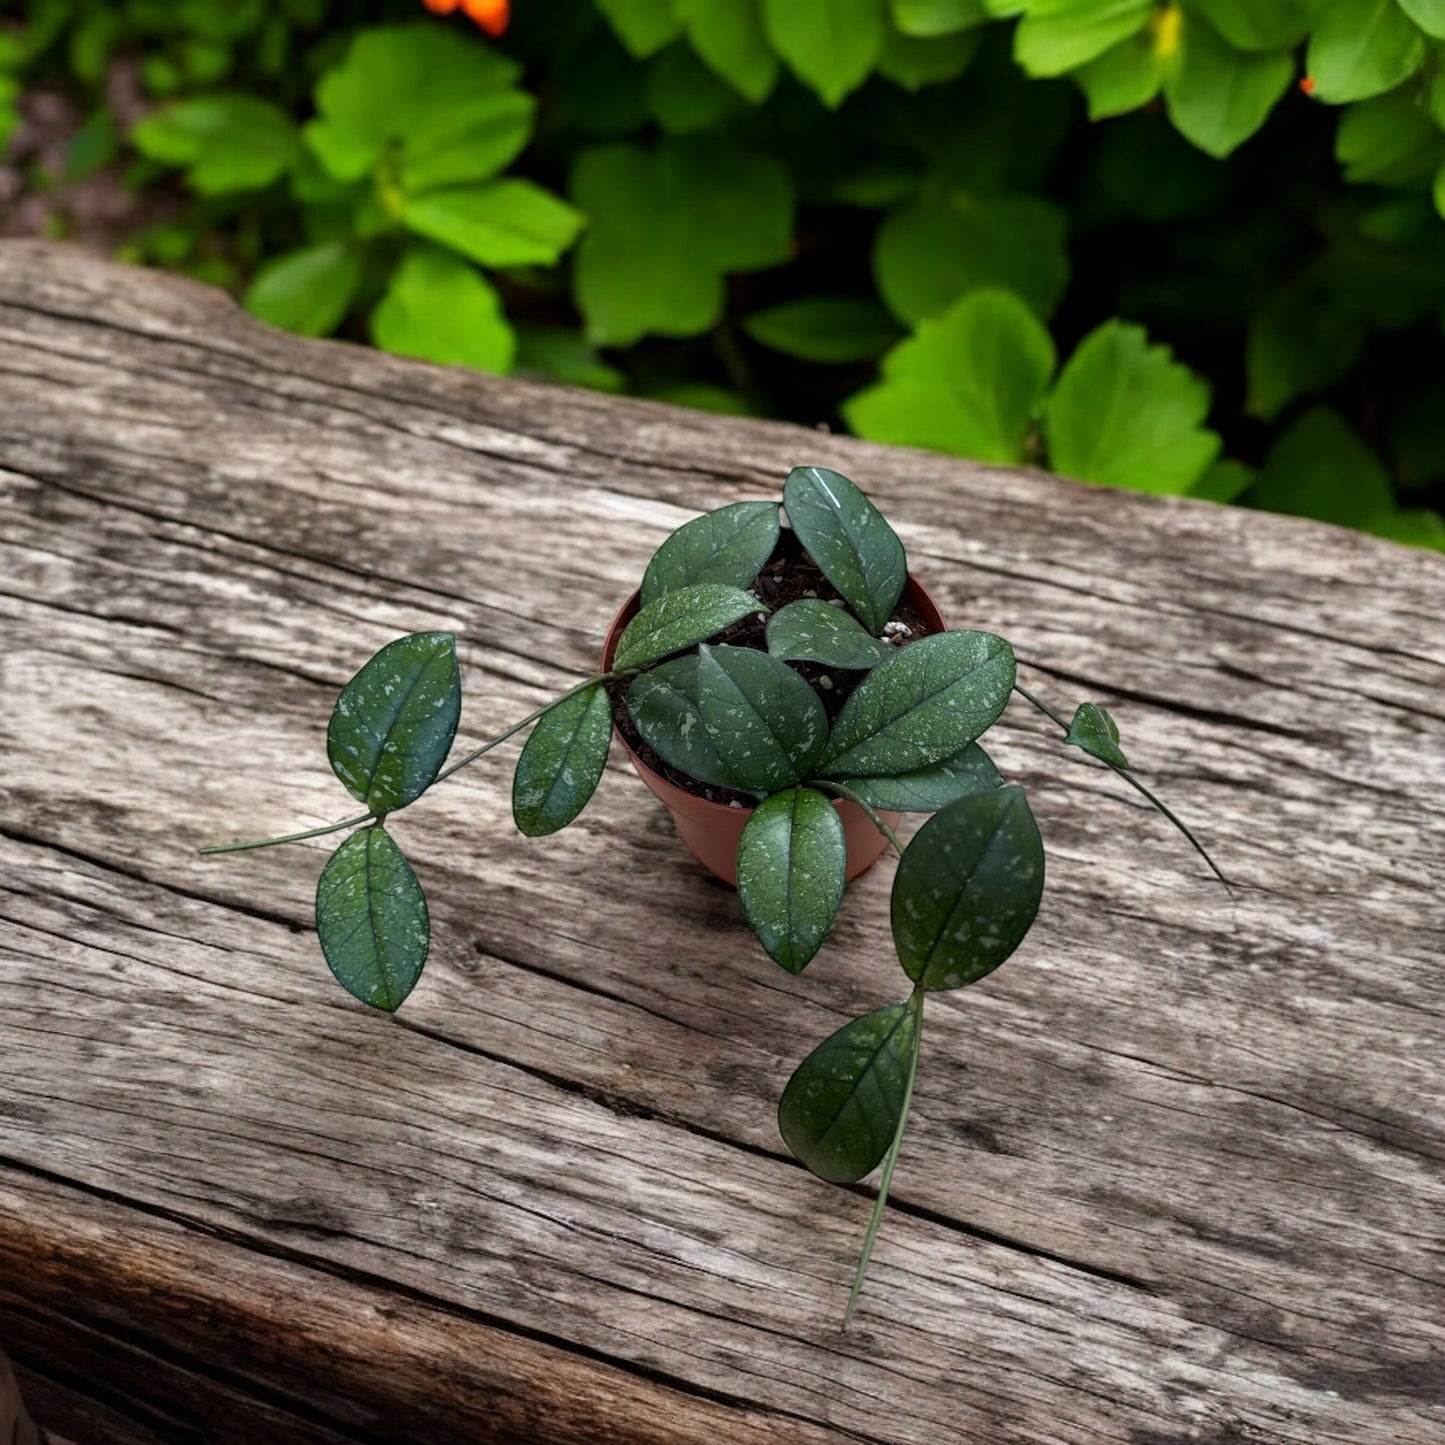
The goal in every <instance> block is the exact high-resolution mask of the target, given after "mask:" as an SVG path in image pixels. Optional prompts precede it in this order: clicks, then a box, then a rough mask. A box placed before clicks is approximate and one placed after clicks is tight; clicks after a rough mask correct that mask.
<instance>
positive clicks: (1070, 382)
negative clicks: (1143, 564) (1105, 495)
mask: <svg viewBox="0 0 1445 1445" xmlns="http://www.w3.org/2000/svg"><path fill="white" fill-rule="evenodd" d="M1208 412H1209V388H1208V386H1206V385H1205V383H1204V382H1203V381H1201V380H1200V379H1199V378H1198V377H1197V376H1195V375H1194V373H1193V372H1192V371H1190V370H1189V369H1188V368H1187V367H1184V366H1181V365H1180V364H1179V363H1178V362H1176V361H1175V360H1174V359H1173V357H1172V356H1171V355H1170V353H1169V349H1168V347H1165V346H1150V345H1149V339H1148V337H1147V336H1146V335H1145V334H1144V331H1143V328H1142V327H1138V326H1130V325H1128V324H1126V323H1125V322H1122V321H1106V322H1105V323H1104V324H1103V325H1102V326H1100V327H1097V328H1096V329H1095V330H1094V331H1091V332H1090V333H1089V335H1088V336H1086V337H1085V338H1084V340H1083V341H1082V342H1080V344H1079V349H1078V350H1077V351H1076V352H1074V354H1073V356H1071V357H1070V358H1069V361H1068V364H1067V365H1066V366H1065V367H1064V369H1063V371H1062V372H1061V373H1060V376H1059V380H1058V383H1057V385H1056V386H1055V387H1054V392H1053V395H1052V396H1051V397H1050V398H1049V402H1048V410H1047V412H1046V415H1045V421H1046V429H1047V432H1048V439H1049V465H1050V466H1051V467H1052V468H1053V470H1054V471H1056V472H1060V473H1062V474H1063V475H1064V476H1066V477H1077V478H1078V479H1079V480H1080V481H1085V482H1103V483H1105V484H1107V485H1109V486H1115V487H1133V488H1134V489H1135V490H1136V491H1141V492H1162V493H1177V492H1184V491H1188V489H1189V487H1190V486H1191V485H1192V484H1193V483H1194V482H1196V481H1197V480H1198V479H1199V478H1200V477H1201V476H1202V475H1203V474H1204V473H1205V471H1207V470H1208V468H1209V464H1210V463H1211V462H1212V461H1213V460H1214V458H1215V457H1216V456H1217V455H1218V452H1219V438H1218V437H1217V436H1216V435H1215V434H1214V433H1213V432H1212V431H1209V430H1207V429H1206V428H1205V427H1204V425H1203V422H1204V418H1205V416H1206V415H1207V414H1208Z"/></svg>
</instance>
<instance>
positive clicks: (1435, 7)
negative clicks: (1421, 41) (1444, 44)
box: [1399, 0, 1445, 40]
mask: <svg viewBox="0 0 1445 1445" xmlns="http://www.w3.org/2000/svg"><path fill="white" fill-rule="evenodd" d="M1399 5H1400V9H1401V10H1403V11H1404V12H1405V14H1406V15H1408V16H1409V17H1410V19H1411V20H1413V21H1414V22H1415V24H1416V25H1418V26H1419V27H1420V29H1421V30H1423V31H1424V32H1425V34H1426V35H1430V36H1433V37H1434V38H1435V39H1436V40H1445V0H1399Z"/></svg>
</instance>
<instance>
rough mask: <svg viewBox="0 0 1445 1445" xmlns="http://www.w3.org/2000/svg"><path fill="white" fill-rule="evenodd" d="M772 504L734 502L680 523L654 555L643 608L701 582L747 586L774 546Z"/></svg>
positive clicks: (774, 512)
mask: <svg viewBox="0 0 1445 1445" xmlns="http://www.w3.org/2000/svg"><path fill="white" fill-rule="evenodd" d="M778 532H779V525H778V504H777V503H776V502H734V503H733V504H732V505H731V506H727V507H719V508H717V509H716V510H715V511H712V512H704V513H703V514H702V516H700V517H694V518H693V519H692V520H691V521H690V522H684V523H683V524H682V526H680V527H679V528H678V529H677V530H676V531H675V532H673V533H672V535H671V536H669V537H668V539H667V540H666V541H665V542H664V543H663V544H662V546H660V547H659V548H658V549H657V551H656V552H654V553H653V554H652V560H651V561H650V562H649V563H648V564H647V570H646V571H645V572H644V573H643V574H642V605H643V606H644V607H646V606H647V604H648V603H649V602H654V601H656V600H657V598H659V597H661V596H663V595H664V594H665V593H668V592H676V591H677V590H678V589H679V588H682V587H694V586H696V585H697V584H698V583H699V582H723V583H726V584H727V585H728V586H730V587H748V586H751V585H752V582H753V579H754V578H755V577H756V576H757V575H758V572H759V571H760V570H761V569H762V565H763V563H764V562H766V561H767V560H768V558H769V557H771V556H772V555H773V548H774V547H776V546H777V544H778Z"/></svg>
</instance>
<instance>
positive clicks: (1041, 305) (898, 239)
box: [873, 194, 1069, 324]
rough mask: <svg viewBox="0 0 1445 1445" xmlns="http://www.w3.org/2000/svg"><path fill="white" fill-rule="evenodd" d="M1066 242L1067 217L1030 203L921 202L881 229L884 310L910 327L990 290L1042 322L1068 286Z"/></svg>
mask: <svg viewBox="0 0 1445 1445" xmlns="http://www.w3.org/2000/svg"><path fill="white" fill-rule="evenodd" d="M1065 239H1066V237H1065V220H1064V213H1063V212H1062V211H1061V210H1060V209H1059V208H1058V207H1057V206H1053V205H1050V204H1049V203H1048V202H1047V201H1040V200H1037V199H1035V198H1034V197H1031V196H1030V197H1017V196H1000V197H988V198H982V199H980V198H975V197H972V196H966V195H961V194H954V195H949V196H944V197H937V196H924V197H922V198H920V199H918V200H915V201H909V202H908V203H907V204H905V205H903V206H900V207H899V208H898V209H897V210H895V211H892V212H890V213H889V215H888V217H887V219H886V220H885V221H884V222H883V225H882V226H881V227H880V228H879V230H878V239H877V241H876V242H875V243H874V247H873V274H874V276H875V277H876V279H877V282H878V292H879V294H880V295H881V296H882V297H883V299H884V301H886V302H887V303H888V309H889V310H890V311H892V312H893V314H894V315H895V316H897V317H898V319H899V320H900V321H905V322H908V323H910V324H916V323H918V322H919V321H922V320H924V319H925V318H927V317H930V316H937V315H938V313H939V312H940V311H943V310H945V309H946V308H947V307H949V306H950V305H952V304H953V302H955V301H957V300H958V298H959V297H960V296H964V295H967V294H968V293H969V292H970V291H979V290H983V289H986V288H990V287H992V288H996V289H998V290H1001V291H1012V292H1013V293H1015V294H1016V295H1017V296H1020V297H1022V299H1023V300H1024V301H1026V302H1027V303H1028V304H1029V305H1030V306H1031V307H1032V308H1033V310H1034V311H1036V312H1037V313H1038V314H1039V315H1040V316H1047V315H1048V314H1049V312H1051V311H1052V310H1053V309H1054V307H1055V306H1056V305H1057V304H1058V300H1059V297H1060V296H1062V295H1063V292H1064V287H1065V285H1066V284H1067V283H1068V279H1069V257H1068V251H1067V249H1066V246H1065Z"/></svg>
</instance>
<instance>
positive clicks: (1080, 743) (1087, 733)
mask: <svg viewBox="0 0 1445 1445" xmlns="http://www.w3.org/2000/svg"><path fill="white" fill-rule="evenodd" d="M1064 741H1065V742H1066V743H1072V744H1073V745H1074V746H1075V747H1076V748H1083V750H1084V751H1085V752H1086V753H1088V755H1089V756H1090V757H1091V758H1098V760H1099V761H1100V762H1101V763H1108V764H1109V766H1110V767H1111V768H1127V767H1128V766H1129V760H1128V759H1127V758H1126V757H1125V756H1124V751H1123V749H1122V748H1120V746H1119V724H1118V723H1116V722H1115V721H1114V719H1113V717H1112V716H1110V714H1109V710H1108V709H1107V708H1103V707H1100V706H1099V704H1098V703H1096V702H1081V703H1080V704H1079V706H1078V707H1077V708H1076V709H1075V710H1074V720H1073V722H1071V723H1070V724H1069V735H1068V736H1067V737H1066V738H1065V739H1064Z"/></svg>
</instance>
